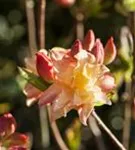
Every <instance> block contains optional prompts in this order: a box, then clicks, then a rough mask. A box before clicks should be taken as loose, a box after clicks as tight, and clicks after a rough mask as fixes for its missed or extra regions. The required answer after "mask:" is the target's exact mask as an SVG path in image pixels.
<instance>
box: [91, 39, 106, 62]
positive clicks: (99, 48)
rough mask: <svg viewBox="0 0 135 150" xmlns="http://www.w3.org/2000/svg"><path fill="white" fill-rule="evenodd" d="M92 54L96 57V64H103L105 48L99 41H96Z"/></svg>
mask: <svg viewBox="0 0 135 150" xmlns="http://www.w3.org/2000/svg"><path fill="white" fill-rule="evenodd" d="M91 53H92V54H93V55H94V56H95V58H96V62H97V63H100V64H102V63H103V61H104V48H103V45H102V43H101V41H100V40H99V39H97V40H96V42H95V45H94V47H93V49H92V50H91Z"/></svg>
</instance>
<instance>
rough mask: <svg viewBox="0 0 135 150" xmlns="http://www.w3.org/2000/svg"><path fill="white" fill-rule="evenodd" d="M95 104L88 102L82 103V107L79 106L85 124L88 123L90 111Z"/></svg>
mask: <svg viewBox="0 0 135 150" xmlns="http://www.w3.org/2000/svg"><path fill="white" fill-rule="evenodd" d="M93 107H94V106H93V104H87V105H82V106H81V107H80V108H78V115H79V118H80V121H81V122H82V124H83V125H85V126H86V125H87V119H88V117H89V116H90V113H91V112H92V110H93Z"/></svg>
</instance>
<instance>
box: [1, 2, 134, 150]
mask: <svg viewBox="0 0 135 150" xmlns="http://www.w3.org/2000/svg"><path fill="white" fill-rule="evenodd" d="M34 2H35V17H36V20H35V21H36V29H37V30H38V21H39V18H38V0H35V1H34ZM134 10H135V1H134V0H132V1H131V0H123V1H119V0H77V1H76V4H75V5H74V6H72V7H71V8H61V7H60V6H58V5H57V4H56V3H54V1H53V0H47V8H46V49H51V48H52V47H54V46H60V47H64V48H70V45H71V44H72V43H73V41H74V40H75V39H76V14H77V13H78V12H81V13H83V17H84V20H83V24H84V27H85V29H84V30H85V32H87V30H88V29H90V28H91V29H93V30H94V32H95V33H96V36H97V37H99V38H101V40H102V42H103V43H105V41H106V40H107V39H108V38H109V37H110V36H114V39H115V43H116V45H117V48H118V54H117V59H116V60H115V62H114V63H113V64H112V65H110V66H109V67H110V68H111V69H112V71H113V73H114V75H115V78H116V82H117V85H118V86H117V89H116V95H115V96H114V97H115V98H114V104H113V105H112V106H102V107H101V108H96V110H97V112H98V113H99V115H100V116H101V117H102V119H103V120H104V122H105V124H107V125H108V126H109V127H110V128H111V129H112V130H113V132H115V134H116V136H117V137H119V138H120V139H122V129H123V121H124V119H123V114H124V113H123V112H124V102H123V101H122V99H121V97H122V95H123V92H124V90H125V84H126V83H127V82H128V83H129V82H130V79H131V78H130V76H131V73H132V68H133V62H132V50H133V49H132V45H133V41H132V39H131V38H130V31H129V30H127V25H128V23H127V20H128V12H129V11H134ZM125 27H126V28H125ZM125 32H126V34H125ZM36 37H37V36H36ZM28 50H29V48H28V29H27V18H26V11H25V1H24V0H0V114H3V113H5V112H8V111H11V112H12V113H13V114H14V115H15V117H16V119H17V122H18V130H21V131H23V132H30V133H32V135H33V149H35V150H42V148H43V147H42V146H41V140H40V132H41V131H40V125H39V114H38V113H39V112H38V107H37V106H36V105H34V106H32V107H31V108H27V107H26V104H25V100H26V97H25V96H24V94H23V93H22V90H21V87H20V85H21V86H24V84H25V82H24V81H23V80H22V78H20V76H19V73H18V69H17V66H24V58H25V57H27V56H28V54H29V52H28ZM18 81H19V82H18ZM38 81H39V80H38ZM20 83H21V84H20ZM76 117H77V115H76V114H75V115H74V112H71V115H69V117H68V118H62V119H61V122H62V123H60V124H59V127H60V130H61V131H62V133H63V135H65V136H66V139H67V140H66V141H67V143H68V145H69V147H70V149H72V150H77V149H79V148H78V147H81V148H80V149H81V150H87V149H94V150H96V149H97V145H96V143H95V140H94V138H93V137H94V136H93V135H92V133H91V132H90V131H89V133H88V132H87V131H85V133H84V135H85V137H83V136H82V128H81V126H80V124H79V122H78V120H76V121H75V122H74V121H72V120H74V118H76ZM69 124H70V126H69ZM134 130H135V126H134V120H133V121H132V128H131V132H132V131H134ZM86 137H87V138H86ZM103 139H104V141H105V144H106V146H107V147H108V148H109V149H108V150H114V149H115V150H117V147H115V145H114V144H113V143H112V141H111V140H110V139H109V138H108V136H106V134H103ZM134 140H135V134H134V132H132V133H131V139H130V147H131V150H133V149H134ZM50 141H51V145H50V147H49V148H47V149H48V150H49V149H50V150H53V149H55V150H56V149H58V148H57V146H56V143H55V141H54V138H53V137H52V135H51V140H50Z"/></svg>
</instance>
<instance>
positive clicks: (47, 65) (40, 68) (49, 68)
mask: <svg viewBox="0 0 135 150" xmlns="http://www.w3.org/2000/svg"><path fill="white" fill-rule="evenodd" d="M36 67H37V72H38V74H39V75H40V76H41V77H42V78H43V79H44V80H45V81H47V82H50V81H52V80H53V78H54V68H53V64H52V61H51V59H50V58H49V57H48V56H47V54H46V53H44V51H39V52H38V53H37V54H36Z"/></svg>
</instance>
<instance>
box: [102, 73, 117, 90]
mask: <svg viewBox="0 0 135 150" xmlns="http://www.w3.org/2000/svg"><path fill="white" fill-rule="evenodd" d="M99 86H100V87H101V89H102V91H103V92H110V91H111V90H112V89H113V88H115V79H114V77H113V76H111V74H110V73H105V74H104V76H102V77H101V78H100V79H99Z"/></svg>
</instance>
